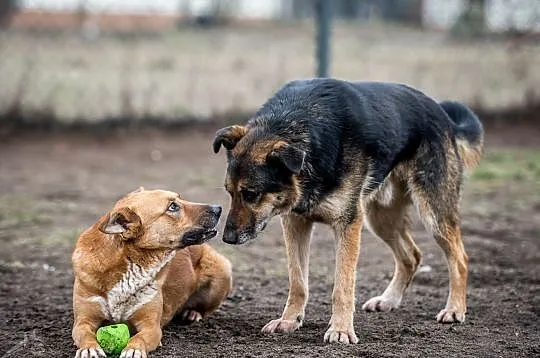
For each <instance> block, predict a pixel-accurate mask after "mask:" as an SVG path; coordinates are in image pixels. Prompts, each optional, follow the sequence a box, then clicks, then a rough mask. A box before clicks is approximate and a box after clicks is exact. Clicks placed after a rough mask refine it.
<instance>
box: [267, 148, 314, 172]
mask: <svg viewBox="0 0 540 358" xmlns="http://www.w3.org/2000/svg"><path fill="white" fill-rule="evenodd" d="M305 158H306V152H304V151H303V150H301V149H298V148H296V147H295V146H292V145H290V144H288V143H286V142H283V141H279V142H277V143H276V144H274V146H273V148H272V150H271V151H270V153H268V156H267V157H266V160H267V162H268V163H272V164H279V165H282V166H284V167H285V168H287V169H288V170H290V171H291V172H293V173H294V174H298V173H300V170H302V167H303V166H304V159H305Z"/></svg>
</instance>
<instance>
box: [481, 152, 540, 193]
mask: <svg viewBox="0 0 540 358" xmlns="http://www.w3.org/2000/svg"><path fill="white" fill-rule="evenodd" d="M471 181H472V182H473V185H475V186H483V185H487V186H500V185H507V184H520V185H524V186H530V187H531V189H533V190H535V191H536V190H538V189H540V150H517V149H493V150H490V151H488V152H487V153H486V154H485V156H484V158H483V159H482V161H481V163H480V166H479V167H478V168H476V169H475V170H474V171H473V172H472V175H471Z"/></svg>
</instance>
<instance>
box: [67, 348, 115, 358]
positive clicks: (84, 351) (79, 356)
mask: <svg viewBox="0 0 540 358" xmlns="http://www.w3.org/2000/svg"><path fill="white" fill-rule="evenodd" d="M101 357H107V355H106V354H105V352H103V349H101V348H100V347H94V348H80V349H78V350H77V353H75V358H101Z"/></svg>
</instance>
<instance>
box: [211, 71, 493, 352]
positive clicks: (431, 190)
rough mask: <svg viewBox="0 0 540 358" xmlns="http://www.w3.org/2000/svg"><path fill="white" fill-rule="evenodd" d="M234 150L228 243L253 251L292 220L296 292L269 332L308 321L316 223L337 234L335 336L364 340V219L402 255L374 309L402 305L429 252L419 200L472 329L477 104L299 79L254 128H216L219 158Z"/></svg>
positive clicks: (400, 89)
mask: <svg viewBox="0 0 540 358" xmlns="http://www.w3.org/2000/svg"><path fill="white" fill-rule="evenodd" d="M222 145H223V146H224V147H225V148H226V149H227V158H228V167H227V175H226V179H225V188H226V190H227V191H228V192H229V194H230V195H231V198H232V203H231V208H230V212H229V215H228V218H227V224H226V227H225V231H224V234H223V241H225V242H227V243H229V244H242V243H244V242H246V241H248V240H251V239H253V238H255V237H256V236H257V235H258V234H259V233H260V232H261V231H262V230H263V229H264V228H265V226H266V223H267V221H268V220H269V219H270V218H271V217H273V216H275V215H281V223H282V226H283V231H284V238H285V244H286V248H287V256H288V267H289V297H288V299H287V304H286V305H285V309H284V311H283V314H282V315H281V318H279V319H277V320H273V321H271V322H269V323H268V324H267V325H266V326H265V327H264V328H263V332H268V333H270V332H292V331H294V330H296V329H298V328H299V327H300V326H301V325H302V321H303V319H304V309H305V306H306V301H307V299H308V264H309V243H310V237H311V231H312V227H313V223H314V222H322V223H325V224H328V225H330V226H331V227H332V228H333V230H334V232H335V240H336V270H335V282H334V291H333V295H332V317H331V319H330V323H329V328H328V330H327V331H326V334H325V336H324V340H325V341H326V342H342V343H357V342H358V338H357V337H356V334H355V332H354V327H353V313H354V310H355V281H356V266H357V260H358V255H359V251H360V232H361V230H362V227H363V224H364V223H365V224H366V226H367V227H368V228H369V229H370V230H371V231H372V232H373V233H374V234H375V235H377V236H378V237H380V238H381V239H383V240H384V241H385V242H386V243H387V244H388V246H389V247H390V249H391V250H392V252H393V254H394V260H395V273H394V277H393V279H392V281H391V282H390V284H389V286H388V287H387V288H386V290H385V291H384V292H383V293H382V295H380V296H377V297H373V298H371V299H370V300H368V301H367V302H366V303H365V304H364V305H363V306H362V308H363V309H364V310H366V311H390V310H392V309H394V308H396V307H398V305H399V304H400V302H401V299H402V297H403V293H404V291H405V290H406V288H407V287H408V286H409V284H410V282H411V280H412V278H413V275H414V273H415V271H416V269H417V267H418V265H419V263H420V259H421V254H420V251H419V250H418V248H417V246H416V245H415V243H414V241H413V239H412V237H411V235H410V229H409V219H408V215H407V211H408V208H409V207H410V206H411V205H413V206H415V208H416V210H417V211H418V213H419V214H420V217H421V218H422V221H423V223H424V224H425V226H426V228H427V229H428V230H429V231H430V232H431V233H432V234H433V236H434V237H435V240H436V241H437V243H438V244H439V245H440V247H441V248H442V249H443V251H444V253H445V254H446V258H447V260H448V270H449V275H450V290H449V295H448V300H447V302H446V306H445V308H444V309H443V310H441V311H440V312H439V314H437V321H438V322H443V323H451V322H463V321H464V319H465V311H466V285H467V255H466V253H465V250H464V247H463V242H462V240H461V234H460V215H459V201H460V191H461V185H462V181H463V171H464V169H465V168H471V167H474V166H475V165H476V164H477V163H478V161H479V159H480V156H481V152H482V147H483V129H482V125H481V123H480V121H479V120H478V118H477V117H476V116H475V115H474V113H473V112H472V111H471V110H470V109H468V108H467V107H466V106H464V105H462V104H460V103H457V102H442V103H437V102H435V101H434V100H433V99H431V98H430V97H428V96H426V95H424V94H423V93H421V92H419V91H417V90H415V89H413V88H411V87H408V86H405V85H401V84H392V83H378V82H360V83H352V82H346V81H341V80H336V79H313V80H299V81H293V82H290V83H288V84H286V85H285V86H284V87H282V88H281V89H280V90H279V91H278V92H277V93H276V94H275V95H274V96H273V97H272V98H270V99H269V100H268V101H267V102H266V103H265V104H264V105H263V106H262V107H261V109H260V110H259V111H258V112H257V113H256V114H255V116H254V117H253V118H251V119H250V120H249V121H248V122H247V124H246V125H245V126H240V125H234V126H231V127H227V128H223V129H221V130H219V131H218V132H217V133H216V137H215V140H214V143H213V148H214V152H216V153H217V152H218V151H219V149H220V147H221V146H222Z"/></svg>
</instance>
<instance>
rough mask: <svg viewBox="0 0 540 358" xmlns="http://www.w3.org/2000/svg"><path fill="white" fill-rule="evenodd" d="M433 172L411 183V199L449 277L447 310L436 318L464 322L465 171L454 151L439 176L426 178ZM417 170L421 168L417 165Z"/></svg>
mask: <svg viewBox="0 0 540 358" xmlns="http://www.w3.org/2000/svg"><path fill="white" fill-rule="evenodd" d="M434 162H435V161H434V160H432V161H431V163H432V164H431V166H430V167H429V168H430V169H428V170H426V169H424V168H428V167H427V166H425V165H424V166H422V167H421V168H423V169H424V170H420V171H417V172H416V173H414V174H413V175H412V178H411V179H412V180H410V189H411V197H412V199H413V202H414V205H415V206H416V208H417V210H418V213H419V214H420V218H421V219H422V221H423V223H424V225H425V226H426V228H427V229H428V230H429V231H431V232H432V234H433V236H434V238H435V240H436V241H437V243H438V244H439V246H440V247H441V249H442V250H443V251H444V253H445V255H446V260H447V264H448V272H449V276H450V282H449V293H448V299H447V302H446V306H445V308H444V309H443V310H441V311H440V312H439V314H437V317H436V318H437V321H438V322H440V323H454V322H463V321H465V312H466V310H467V303H466V296H467V275H468V257H467V254H466V252H465V248H464V245H463V241H462V239H461V228H460V215H459V201H460V187H461V176H462V167H461V166H460V165H459V161H458V160H457V157H456V155H455V152H454V151H452V150H447V151H446V158H445V160H444V161H442V162H443V163H445V168H439V172H440V173H441V174H440V175H438V176H437V175H432V177H431V178H429V177H428V176H427V174H429V170H437V168H433V167H434V165H433V163H434ZM439 162H441V161H440V160H439ZM417 166H418V164H417Z"/></svg>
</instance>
